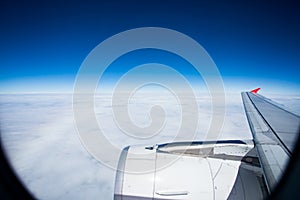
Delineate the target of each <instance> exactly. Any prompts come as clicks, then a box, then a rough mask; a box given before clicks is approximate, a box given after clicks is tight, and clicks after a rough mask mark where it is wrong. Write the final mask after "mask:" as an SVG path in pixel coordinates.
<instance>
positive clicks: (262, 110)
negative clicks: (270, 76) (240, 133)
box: [242, 89, 300, 193]
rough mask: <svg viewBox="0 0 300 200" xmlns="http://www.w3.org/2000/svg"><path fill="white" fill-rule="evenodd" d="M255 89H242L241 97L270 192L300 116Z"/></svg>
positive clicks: (287, 157) (280, 172)
mask: <svg viewBox="0 0 300 200" xmlns="http://www.w3.org/2000/svg"><path fill="white" fill-rule="evenodd" d="M258 90H259V89H258ZM258 90H252V91H251V92H243V93H242V99H243V103H244V108H245V112H246V115H247V119H248V122H249V126H250V129H251V132H252V134H253V140H254V144H255V148H256V150H257V152H258V156H259V161H260V163H261V166H262V170H263V175H264V179H265V182H266V186H267V188H268V192H269V193H271V192H272V191H273V190H274V189H275V186H276V185H277V184H278V182H279V180H280V178H281V177H282V175H283V172H284V171H285V168H286V165H287V164H288V161H289V160H290V158H291V156H292V154H293V150H294V148H295V145H296V142H297V139H298V134H299V127H300V117H299V116H297V115H295V114H293V113H291V112H289V111H287V110H285V109H283V108H281V107H279V106H278V105H277V104H276V103H274V102H272V101H271V100H270V99H267V98H265V97H263V96H262V95H259V94H257V91H258Z"/></svg>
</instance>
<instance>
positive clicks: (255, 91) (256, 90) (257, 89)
mask: <svg viewBox="0 0 300 200" xmlns="http://www.w3.org/2000/svg"><path fill="white" fill-rule="evenodd" d="M259 90H260V88H256V89H254V90H251V91H250V92H252V93H257V92H258V91H259Z"/></svg>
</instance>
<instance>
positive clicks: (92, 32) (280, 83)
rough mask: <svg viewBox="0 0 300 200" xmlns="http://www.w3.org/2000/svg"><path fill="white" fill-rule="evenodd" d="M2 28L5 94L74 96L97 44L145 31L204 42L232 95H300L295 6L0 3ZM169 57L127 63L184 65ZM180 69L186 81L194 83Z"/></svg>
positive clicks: (0, 74) (299, 11) (0, 72)
mask: <svg viewBox="0 0 300 200" xmlns="http://www.w3.org/2000/svg"><path fill="white" fill-rule="evenodd" d="M0 24H1V32H0V35H1V37H0V44H1V45H0V52H1V56H0V66H1V69H0V92H48V91H65V90H66V91H69V90H72V84H73V81H74V78H75V76H76V73H77V70H78V69H79V67H80V65H81V63H82V61H83V60H84V58H85V57H86V56H87V55H88V53H89V52H90V51H91V50H92V49H93V48H94V47H95V46H96V45H98V44H99V43H100V42H101V41H103V40H105V39H107V38H108V37H110V36H112V35H114V34H117V33H119V32H121V31H125V30H128V29H132V28H137V27H147V26H155V27H165V28H170V29H174V30H177V31H180V32H182V33H184V34H187V35H188V36H190V37H192V38H193V39H195V40H196V41H198V42H199V43H200V44H201V45H202V46H203V47H204V48H205V49H206V50H207V51H208V53H209V54H210V55H211V57H212V58H213V60H214V61H215V63H216V65H217V66H218V68H219V71H220V73H221V75H222V77H223V78H224V80H225V86H226V87H227V89H229V90H230V89H231V87H232V88H236V89H241V88H243V87H246V89H249V88H250V87H256V86H261V87H265V88H268V89H272V90H274V91H273V92H282V91H284V90H288V91H289V92H291V93H297V92H298V91H299V88H300V80H299V74H300V73H299V72H300V4H299V3H298V2H297V1H279V2H278V1H276V2H273V1H259V0H254V1H203V2H202V1H174V0H172V1H171V0H168V1H120V2H109V1H107V2H101V1H26V2H25V1H1V2H0ZM149 52H150V53H149ZM149 55H151V56H152V57H151V56H150V58H149ZM166 55H167V54H160V53H159V52H157V51H152V52H151V51H148V52H147V51H145V52H144V53H143V52H136V59H137V62H136V61H135V58H134V55H132V56H129V57H130V59H129V57H128V58H127V60H126V59H125V61H123V62H127V64H128V66H130V64H140V63H143V62H149V61H151V59H152V60H157V61H160V63H166V64H169V65H172V63H173V64H174V63H175V64H174V65H176V63H177V66H179V65H178V62H179V63H180V62H181V61H178V59H177V58H175V56H172V55H169V56H166ZM120 63H122V62H121V61H120ZM182 66H184V67H183V68H182V69H181V70H182V73H183V74H185V75H189V76H193V73H194V72H193V70H191V69H190V67H188V66H187V65H186V66H185V65H182ZM132 67H133V66H132ZM175 68H176V67H175ZM179 68H180V67H179ZM127 69H128V68H127ZM123 70H125V69H121V68H120V67H119V68H118V67H112V68H111V69H110V70H108V72H107V75H108V76H111V77H112V76H115V77H118V76H119V75H121V73H122V71H123ZM243 83H245V85H243ZM247 87H249V88H247ZM276 90H277V91H276Z"/></svg>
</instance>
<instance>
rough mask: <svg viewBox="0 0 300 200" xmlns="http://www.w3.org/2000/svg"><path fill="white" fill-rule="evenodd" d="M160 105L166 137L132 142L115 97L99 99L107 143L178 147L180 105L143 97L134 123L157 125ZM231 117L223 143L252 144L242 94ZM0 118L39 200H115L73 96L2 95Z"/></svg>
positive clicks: (202, 114)
mask: <svg viewBox="0 0 300 200" xmlns="http://www.w3.org/2000/svg"><path fill="white" fill-rule="evenodd" d="M275 99H276V98H275ZM293 99H294V100H291V98H289V99H288V100H287V101H285V100H284V98H281V97H279V98H277V99H276V100H280V101H281V103H283V104H284V103H285V102H287V104H291V105H294V104H297V105H299V101H300V98H299V96H298V97H294V98H293ZM197 101H198V104H199V118H200V120H199V124H200V127H199V130H198V135H197V139H199V140H201V139H203V138H205V132H206V131H207V129H208V127H209V122H210V120H211V116H210V115H211V107H210V99H209V97H207V96H204V97H201V98H199V99H197ZM296 102H297V103H296ZM155 104H159V105H161V106H162V107H164V110H165V112H166V123H165V127H164V129H163V130H162V132H160V133H159V134H158V135H156V136H154V137H152V138H149V139H147V140H140V139H136V138H131V137H128V136H127V135H124V134H123V133H122V131H120V130H119V129H118V128H117V127H116V125H115V122H114V119H113V118H112V110H111V101H110V97H109V96H105V97H100V98H99V97H97V98H96V116H97V119H98V120H99V122H100V124H101V127H102V129H103V132H104V133H105V134H106V137H107V138H108V139H109V140H110V141H111V142H112V143H113V144H114V145H116V146H118V147H119V148H123V147H125V146H127V145H132V144H139V143H145V144H154V143H164V142H169V141H172V139H173V138H174V134H176V132H177V129H178V127H179V126H180V120H181V119H180V118H181V116H180V113H181V111H180V107H178V102H177V101H176V99H170V98H168V97H166V96H162V95H160V96H157V95H156V96H155V95H154V96H150V97H149V96H148V97H147V98H145V97H143V98H141V96H137V97H136V98H135V99H133V100H132V101H131V104H130V106H129V108H130V113H131V117H132V120H133V121H135V122H136V123H137V124H138V125H140V126H143V125H147V124H149V123H151V121H149V120H150V118H149V115H148V110H149V108H150V107H151V105H155ZM120 106H124V105H120ZM299 110H300V109H299V107H298V112H299ZM225 116H226V118H225V122H224V126H223V129H222V133H221V138H220V139H249V138H251V134H250V131H249V128H248V123H247V120H246V117H245V114H244V110H243V105H242V101H241V97H240V94H237V95H231V96H227V98H226V114H225ZM0 117H1V126H2V127H1V128H2V135H1V139H2V141H3V145H4V147H5V150H6V153H7V155H8V157H9V160H10V162H11V163H12V165H13V168H14V169H15V171H16V172H17V174H18V176H19V177H20V178H21V180H22V181H23V183H24V184H25V185H26V187H28V188H29V190H30V191H31V192H32V193H33V194H34V195H36V197H37V198H38V199H96V198H101V199H112V197H113V189H114V178H115V177H114V176H115V172H114V171H113V170H111V169H109V168H107V167H105V166H104V165H102V164H101V163H100V162H98V161H97V160H96V159H94V158H93V157H92V156H91V155H90V154H88V153H87V151H86V150H85V149H84V147H83V146H82V145H81V143H80V140H79V138H78V134H77V132H76V127H75V124H74V119H73V112H72V96H71V95H38V94H35V95H33V94H32V95H1V98H0ZM103 122H105V123H103ZM87 126H88V124H87ZM109 156H110V155H108V158H107V159H109V158H110V157H109Z"/></svg>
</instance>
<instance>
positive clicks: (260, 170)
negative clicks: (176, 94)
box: [114, 89, 300, 200]
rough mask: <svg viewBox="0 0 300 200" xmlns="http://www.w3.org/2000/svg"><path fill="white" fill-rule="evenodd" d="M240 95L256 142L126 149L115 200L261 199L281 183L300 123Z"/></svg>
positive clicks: (271, 105)
mask: <svg viewBox="0 0 300 200" xmlns="http://www.w3.org/2000/svg"><path fill="white" fill-rule="evenodd" d="M258 90H259V89H255V90H253V91H251V92H245V93H242V99H243V103H244V107H245V112H246V115H247V119H248V122H249V126H250V129H251V131H252V133H253V141H252V140H250V141H240V140H225V141H191V142H173V143H166V144H159V145H150V146H129V147H126V148H125V149H124V150H123V151H122V153H121V155H120V159H119V164H118V170H117V172H116V181H115V192H114V199H115V200H150V199H151V200H162V199H168V200H175V199H263V198H265V197H267V195H268V194H270V192H271V191H272V189H273V188H274V187H275V185H276V184H277V183H278V181H279V179H280V177H281V176H282V173H283V171H284V169H285V166H286V164H287V162H288V160H289V158H290V156H291V154H292V152H293V148H294V146H295V141H296V139H297V137H298V128H299V125H300V121H299V117H298V116H297V115H294V114H292V113H290V112H288V111H286V110H284V109H282V108H280V107H278V106H277V105H276V104H274V103H272V101H270V100H268V99H266V98H265V97H263V96H261V95H258V94H257V92H258Z"/></svg>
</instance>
